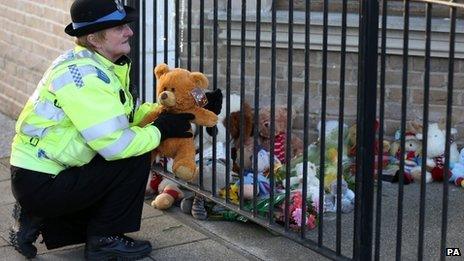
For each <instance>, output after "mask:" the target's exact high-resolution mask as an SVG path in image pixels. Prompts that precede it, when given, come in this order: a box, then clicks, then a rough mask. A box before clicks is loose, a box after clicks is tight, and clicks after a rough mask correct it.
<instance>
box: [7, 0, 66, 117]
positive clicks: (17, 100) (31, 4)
mask: <svg viewBox="0 0 464 261" xmlns="http://www.w3.org/2000/svg"><path fill="white" fill-rule="evenodd" d="M71 3H72V0H2V1H0V25H1V26H0V79H1V81H0V104H1V105H0V112H2V113H4V114H6V115H8V116H10V117H13V118H16V117H17V116H18V115H19V112H20V110H21V108H22V106H23V105H24V103H25V102H26V100H27V98H28V97H29V95H30V94H31V93H32V92H33V91H34V89H35V87H36V85H37V83H38V82H39V80H40V78H41V77H42V74H43V73H44V71H45V70H46V69H47V68H48V66H49V65H50V63H51V61H52V60H53V59H54V58H55V57H57V56H58V55H59V54H60V53H61V52H62V51H63V50H66V49H69V48H71V47H72V46H73V42H72V38H71V37H68V36H67V35H66V34H65V33H64V31H63V29H64V27H65V25H67V24H68V23H69V22H70V18H69V7H70V5H71Z"/></svg>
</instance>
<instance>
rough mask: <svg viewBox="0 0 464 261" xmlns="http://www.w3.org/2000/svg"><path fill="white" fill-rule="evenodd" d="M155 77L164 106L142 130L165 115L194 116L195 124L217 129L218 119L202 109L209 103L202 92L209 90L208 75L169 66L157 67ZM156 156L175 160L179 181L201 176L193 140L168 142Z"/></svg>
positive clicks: (143, 121) (160, 102)
mask: <svg viewBox="0 0 464 261" xmlns="http://www.w3.org/2000/svg"><path fill="white" fill-rule="evenodd" d="M154 73H155V76H156V79H157V87H156V94H157V97H158V102H159V104H160V105H159V106H158V107H155V108H154V110H153V111H151V112H150V113H148V114H147V116H146V117H145V118H144V119H142V121H141V123H140V125H141V126H144V125H146V124H149V123H151V122H153V121H154V120H155V119H156V118H157V117H158V115H160V114H161V113H163V112H170V113H192V114H193V115H195V119H194V120H193V122H194V123H195V124H198V125H202V126H207V127H212V126H214V125H216V123H217V119H218V117H217V115H216V114H214V113H213V112H211V111H209V110H206V109H204V108H202V106H204V105H205V104H206V102H207V100H206V96H205V94H204V92H203V90H202V89H206V88H207V87H208V78H206V76H205V75H204V74H202V73H200V72H190V71H187V70H184V69H180V68H174V69H169V67H168V65H166V64H159V65H157V66H156V68H155V70H154ZM154 153H155V154H157V155H160V156H164V157H169V158H172V159H173V160H174V162H173V168H172V170H173V173H174V174H175V175H176V176H177V177H179V178H181V179H183V180H186V181H191V180H193V179H194V178H195V176H196V175H197V167H196V164H195V144H194V140H193V138H169V139H166V140H164V141H163V142H161V144H160V145H159V146H158V147H157V148H156V149H155V151H154Z"/></svg>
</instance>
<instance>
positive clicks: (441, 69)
mask: <svg viewBox="0 0 464 261" xmlns="http://www.w3.org/2000/svg"><path fill="white" fill-rule="evenodd" d="M196 19H198V17H197V16H195V17H194V20H196ZM192 24H198V23H192ZM212 34H213V32H212V26H211V24H210V21H208V22H207V25H205V50H204V52H205V57H204V68H205V69H204V70H205V73H206V74H208V76H209V79H210V82H211V83H212V80H213V78H212V70H213V49H214V48H213V47H212V41H211V39H212V37H213V36H212ZM185 35H186V34H185ZM199 35H200V34H199V28H198V27H194V28H193V30H192V37H193V38H192V39H196V40H198V36H199ZM186 38H187V37H186V36H185V39H186ZM185 39H184V40H185ZM186 46H187V42H184V52H183V53H181V66H182V67H186V66H187V51H186ZM226 51H227V49H226V43H225V41H218V73H219V75H218V87H219V88H221V89H225V86H226V78H225V77H226V57H227V52H226ZM240 52H241V49H240V47H239V46H233V47H232V48H231V57H232V58H231V64H230V66H231V88H232V90H233V92H237V93H239V90H240V66H241V63H240V55H241V53H240ZM199 53H200V51H199V44H198V43H192V70H198V69H199V65H198V59H197V58H198V56H199ZM260 54H261V61H260V78H259V88H260V94H259V96H260V106H263V105H268V104H269V96H270V86H271V78H270V76H271V60H270V57H271V49H270V48H267V47H264V48H263V47H262V48H261V50H260ZM357 56H358V54H357V53H352V52H351V53H347V54H346V67H345V81H346V82H345V104H344V110H345V111H344V113H345V122H346V123H347V124H348V125H351V124H353V123H354V122H355V120H356V106H357V89H356V88H357V74H358V68H357V64H358V61H357V59H358V58H357ZM276 59H277V62H276V93H277V96H276V104H280V105H284V104H286V103H287V86H288V80H287V79H288V77H287V76H288V68H289V66H288V52H287V49H284V48H278V49H277V53H276ZM327 59H328V60H327V70H328V72H327V95H328V96H327V119H338V114H339V93H340V92H339V89H340V52H329V53H328V58H327ZM245 61H246V62H245V75H246V76H245V83H244V85H245V92H246V95H245V97H246V100H247V102H248V103H250V104H251V105H253V102H254V89H255V48H254V47H246V48H245ZM378 68H379V70H380V57H379V66H378ZM402 74H403V60H402V56H400V55H387V58H386V72H385V85H386V94H385V97H386V98H385V128H386V129H385V131H386V134H385V135H387V137H388V138H390V139H391V138H392V136H393V135H394V132H395V130H396V129H398V128H399V126H400V121H401V97H402ZM423 77H424V58H423V57H421V56H410V57H409V72H408V91H407V120H421V119H422V115H423ZM321 78H322V52H321V51H318V50H311V53H310V88H309V90H310V97H311V98H310V104H309V108H310V115H309V119H310V127H309V128H310V133H311V139H314V138H315V137H316V135H317V133H316V131H315V130H316V126H317V123H318V121H319V119H320V113H321V99H322V96H321V91H322V82H321ZM379 79H380V74H379ZM447 79H448V59H445V58H432V60H431V73H430V104H429V119H430V121H431V122H438V121H440V119H442V118H444V117H445V115H446V100H447ZM292 86H293V96H292V100H293V108H295V109H296V113H297V117H296V120H295V121H294V123H293V127H294V129H295V131H296V133H301V132H302V131H301V129H302V128H303V109H304V107H303V106H304V105H303V98H304V52H303V50H301V49H295V50H294V52H293V75H292ZM378 93H379V92H378ZM461 115H464V60H463V59H456V60H455V74H454V91H453V117H454V122H453V126H454V127H456V128H457V129H458V136H457V140H458V142H459V143H462V141H463V137H464V130H463V127H464V117H462V116H461Z"/></svg>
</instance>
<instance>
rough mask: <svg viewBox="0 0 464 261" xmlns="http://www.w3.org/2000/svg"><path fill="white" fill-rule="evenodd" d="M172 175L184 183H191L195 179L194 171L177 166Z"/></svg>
mask: <svg viewBox="0 0 464 261" xmlns="http://www.w3.org/2000/svg"><path fill="white" fill-rule="evenodd" d="M174 173H175V175H176V176H177V177H178V178H180V179H182V180H184V181H192V180H193V179H194V178H195V169H193V170H192V169H191V168H188V167H186V166H179V167H178V168H177V169H176V170H175V171H174Z"/></svg>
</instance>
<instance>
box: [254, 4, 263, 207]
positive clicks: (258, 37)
mask: <svg viewBox="0 0 464 261" xmlns="http://www.w3.org/2000/svg"><path fill="white" fill-rule="evenodd" d="M255 41H256V45H255V97H254V98H255V101H254V103H255V108H256V109H255V110H254V122H255V126H258V123H259V110H258V108H259V69H260V67H259V65H260V61H261V59H260V58H261V57H260V48H261V0H257V1H256V39H255ZM258 137H259V136H258V128H253V151H254V154H253V155H258ZM257 191H258V157H253V195H254V197H253V216H257V214H258V210H257V208H256V198H257V194H258V193H256V192H257Z"/></svg>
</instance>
